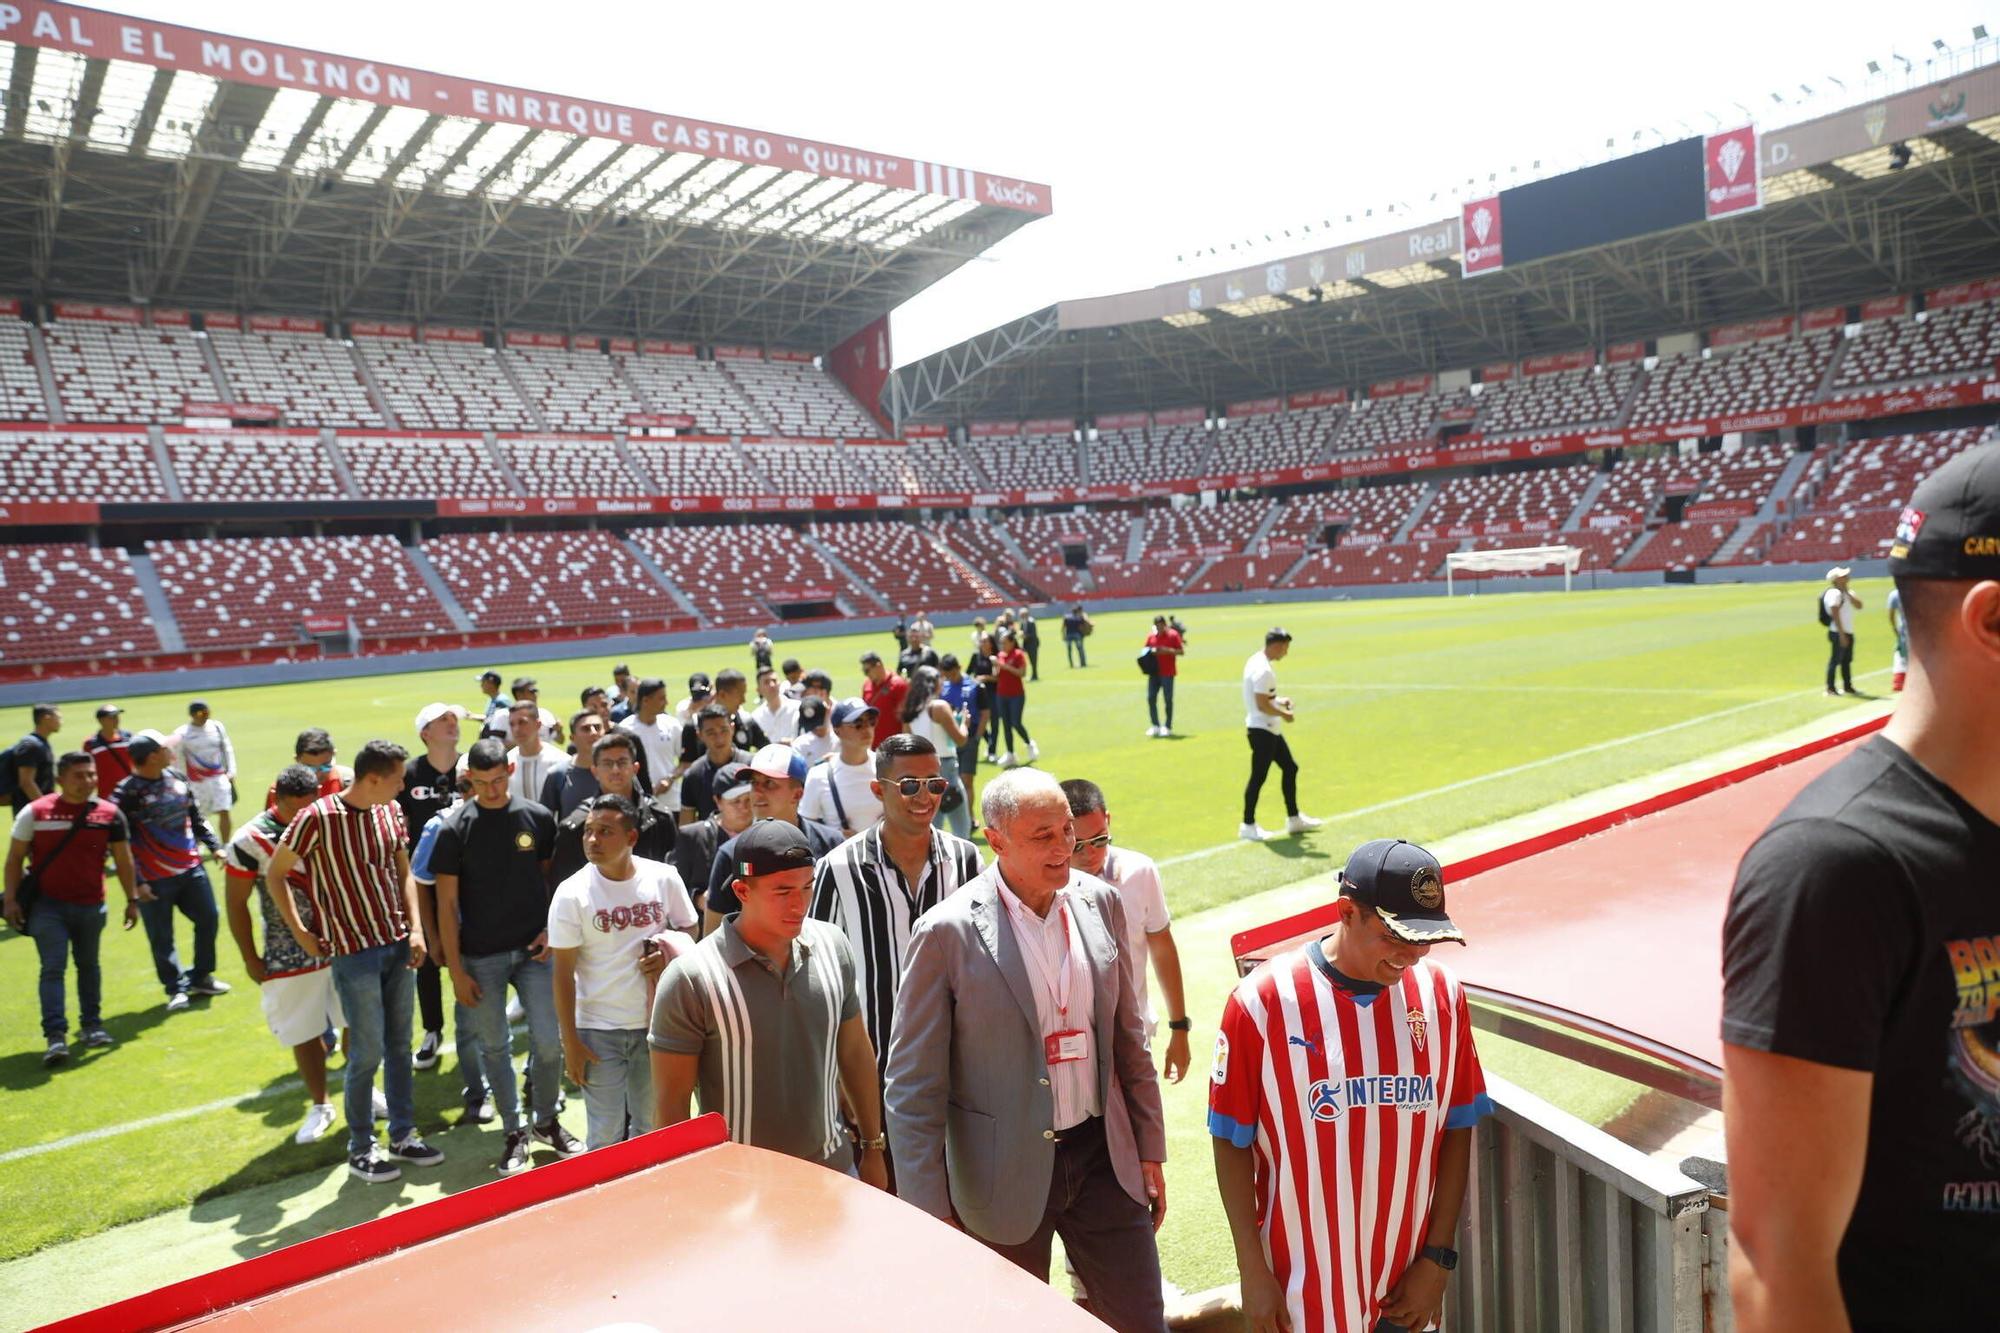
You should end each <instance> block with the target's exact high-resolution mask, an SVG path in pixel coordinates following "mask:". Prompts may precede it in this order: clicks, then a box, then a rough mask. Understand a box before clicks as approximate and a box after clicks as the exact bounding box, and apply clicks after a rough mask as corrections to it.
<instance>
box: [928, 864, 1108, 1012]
mask: <svg viewBox="0 0 2000 1333" xmlns="http://www.w3.org/2000/svg"><path fill="white" fill-rule="evenodd" d="M1094 883H1096V881H1095V880H1093V879H1092V878H1091V877H1090V876H1088V875H1084V874H1081V873H1079V872H1075V871H1072V872H1071V873H1070V880H1069V884H1068V886H1067V894H1068V900H1069V904H1070V911H1071V912H1072V913H1073V914H1074V915H1075V919H1076V923H1077V933H1078V935H1079V936H1080V937H1081V938H1082V940H1083V948H1084V952H1085V954H1086V955H1088V956H1089V959H1090V986H1091V1003H1092V1019H1093V1022H1092V1026H1093V1027H1095V1028H1097V1029H1099V1031H1100V1034H1101V1033H1102V1031H1103V1029H1104V1028H1105V1027H1106V1026H1107V1025H1108V1024H1109V1022H1110V1021H1111V1015H1112V1011H1113V1010H1114V1009H1115V1008H1116V1006H1117V994H1116V991H1115V990H1114V989H1113V987H1115V986H1116V985H1117V982H1118V975H1117V969H1118V955H1117V948H1116V945H1115V944H1113V943H1112V941H1111V927H1110V925H1109V924H1108V923H1107V922H1106V921H1105V920H1104V918H1103V916H1102V915H1101V914H1100V909H1099V906H1098V903H1097V899H1096V896H1095V895H1094V894H1092V893H1090V892H1089V888H1088V886H1090V885H1092V884H1094ZM963 892H965V893H967V894H968V895H969V897H968V900H967V906H968V907H969V908H970V910H971V913H972V924H973V928H974V929H975V930H977V931H978V932H979V942H980V943H981V944H983V945H985V946H986V952H987V953H988V954H989V955H991V956H992V958H993V961H994V963H995V964H996V965H997V966H998V967H999V969H1000V975H1001V976H1003V977H1005V978H1006V980H1007V989H1008V990H1010V991H1012V992H1013V994H1014V1002H1015V1003H1016V1004H1018V1005H1020V1006H1021V1012H1022V1014H1023V1015H1025V1016H1026V1018H1027V1020H1028V1026H1029V1029H1030V1030H1031V1031H1040V1029H1041V1025H1042V1019H1041V1014H1040V1012H1039V1011H1038V1010H1037V1009H1036V1008H1035V993H1034V991H1033V990H1032V989H1031V988H1030V985H1029V981H1028V965H1027V962H1026V960H1025V959H1023V958H1022V956H1021V942H1020V940H1019V939H1017V938H1016V937H1015V934H1014V925H1013V922H1012V921H1010V920H1008V919H1007V906H1006V904H1005V903H1003V902H1001V901H1000V866H999V863H998V862H995V863H994V864H993V865H991V866H988V867H987V868H986V870H985V871H983V872H981V874H980V875H979V877H978V879H977V880H976V881H975V882H973V883H971V884H968V885H966V887H965V889H964V890H963Z"/></svg>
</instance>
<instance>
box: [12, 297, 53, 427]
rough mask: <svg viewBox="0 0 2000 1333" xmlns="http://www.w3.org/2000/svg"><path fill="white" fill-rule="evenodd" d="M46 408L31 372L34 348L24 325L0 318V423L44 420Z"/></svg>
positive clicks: (47, 409) (46, 416) (34, 376)
mask: <svg viewBox="0 0 2000 1333" xmlns="http://www.w3.org/2000/svg"><path fill="white" fill-rule="evenodd" d="M48 419H49V405H48V402H47V400H46V399H45V398H44V397H43V396H42V379H41V376H39V375H37V374H36V373H35V349H34V348H33V346H31V345H30V344H29V342H28V326H27V324H26V323H25V322H23V321H21V320H18V319H11V318H5V317H0V421H47V420H48Z"/></svg>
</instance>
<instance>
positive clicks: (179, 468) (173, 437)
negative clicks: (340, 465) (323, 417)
mask: <svg viewBox="0 0 2000 1333" xmlns="http://www.w3.org/2000/svg"><path fill="white" fill-rule="evenodd" d="M166 440H167V459H168V462H169V463H171V464H172V466H173V469H174V478H175V480H177V481H179V482H180V486H181V494H182V495H184V496H186V497H187V498H188V499H190V500H224V501H241V500H340V499H345V498H346V497H347V489H346V487H344V486H342V485H341V484H340V477H339V475H338V474H337V473H336V472H335V471H334V469H333V460H332V459H330V458H328V457H327V453H326V448H325V446H323V445H322V444H321V443H320V441H319V437H318V435H316V434H309V433H304V432H296V433H289V434H288V433H284V432H273V431H240V432H236V431H232V432H229V433H227V434H211V433H208V432H203V433H201V434H198V435H187V434H182V433H180V432H178V431H173V432H169V433H168V434H167V437H166Z"/></svg>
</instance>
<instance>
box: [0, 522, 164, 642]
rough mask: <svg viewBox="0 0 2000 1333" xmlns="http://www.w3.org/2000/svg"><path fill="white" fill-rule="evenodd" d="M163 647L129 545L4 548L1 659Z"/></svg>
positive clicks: (0, 577) (0, 575)
mask: <svg viewBox="0 0 2000 1333" xmlns="http://www.w3.org/2000/svg"><path fill="white" fill-rule="evenodd" d="M159 648H160V636H159V633H158V631H157V630H155V629H154V627H153V622H152V620H151V619H150V618H149V617H148V616H147V615H146V604H145V601H144V599H143V598H142V597H141V596H140V593H139V581H138V579H137V577H136V576H135V575H134V574H133V572H132V561H131V559H130V557H128V556H127V555H126V554H125V552H124V551H123V550H120V549H118V548H116V547H112V548H109V549H106V548H100V547H95V546H12V545H9V546H0V662H51V661H61V660H64V659H76V658H83V659H87V660H90V661H93V662H94V661H98V660H101V659H103V658H105V657H110V656H117V655H124V654H131V653H152V652H158V651H159Z"/></svg>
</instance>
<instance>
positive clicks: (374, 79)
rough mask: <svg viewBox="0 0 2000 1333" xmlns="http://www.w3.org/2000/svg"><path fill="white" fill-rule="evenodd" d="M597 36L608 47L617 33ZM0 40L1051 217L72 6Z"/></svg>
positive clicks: (995, 182)
mask: <svg viewBox="0 0 2000 1333" xmlns="http://www.w3.org/2000/svg"><path fill="white" fill-rule="evenodd" d="M579 21H580V20H579V19H578V17H577V15H576V14H575V13H574V12H571V11H570V10H567V9H563V8H559V7H557V6H555V5H542V6H531V7H529V8H526V9H524V10H521V11H519V12H518V13H517V14H516V15H515V16H514V18H513V22H514V23H515V24H516V25H518V27H519V30H520V36H521V37H522V38H523V39H524V40H528V41H535V40H540V41H544V42H547V41H551V40H555V34H556V32H557V30H559V29H562V28H566V27H569V26H571V25H574V24H576V23H578V22H579ZM605 35H607V36H611V37H613V38H614V40H615V36H616V35H615V34H605ZM0 41H7V42H19V43H22V44H23V45H26V46H39V47H47V48H50V49H52V50H57V51H69V52H73V53H75V54H77V55H80V56H86V57H95V58H98V59H102V60H127V61H134V62H137V63H139V64H143V65H152V66H154V67H156V68H159V69H170V70H190V71H193V72H195V73H198V74H207V75H211V76H213V77H215V78H218V79H223V80H226V81H228V82H231V83H247V84H254V85H256V86H258V87H261V88H293V89H299V90H302V91H306V92H314V93H320V94H322V95H324V96H327V97H340V98H356V99H358V100H360V101H363V102H370V103H374V104H375V105H377V106H391V107H395V106H402V107H414V108H416V109H417V110H419V111H423V112H425V113H427V114H436V115H444V116H467V117H470V118H472V119H474V120H483V121H497V122H503V123H506V124H511V125H525V126H527V127H528V128H530V129H548V130H562V131H566V132H569V133H573V134H587V135H591V136H593V137H595V138H600V139H614V140H617V141H619V142H621V143H631V144H642V145H646V146H648V147H653V148H661V149H665V150H667V151H669V152H680V153H695V154H698V155H700V156H702V157H717V158H727V159H729V160H730V161H733V162H744V163H749V164H752V165H755V166H772V167H777V168H780V169H781V170H785V171H802V172H807V173H809V174H811V175H814V176H835V177H840V178H842V179H845V180H855V181H867V182H873V183H875V184H879V185H886V186H890V187H892V188H895V189H902V190H916V191H919V192H924V193H931V194H943V195H949V196H950V197H952V198H954V199H972V200H976V201H978V202H979V203H981V204H986V205H990V206H992V207H995V208H1008V209H1013V210H1015V211H1016V212H1022V213H1047V212H1049V211H1050V202H1049V187H1048V186H1046V185H1042V184H1038V183H1036V182H1034V181H1024V180H1017V179H1014V178H1012V177H1007V176H989V175H985V174H983V173H981V172H976V171H971V170H968V169H965V168H962V167H948V166H939V165H936V164H934V163H930V162H918V161H914V160H912V159H910V158H902V157H891V156H887V155H884V154H880V153H871V152H868V151H866V150H865V149H860V148H849V147H845V146H843V145H840V144H831V143H823V142H820V141H817V140H812V139H805V138H792V137H787V136H785V135H780V134H772V133H769V132H768V131H764V130H751V129H742V128H739V127H737V126H734V125H721V124H717V123H715V122H713V121H702V120H690V119H688V118H686V117H683V116H672V115H667V114H665V113H662V112H658V111H645V110H641V109H640V108H638V107H630V106H617V105H614V104H611V103H606V102H598V101H593V100H591V99H588V98H576V97H566V96H563V95H560V94H554V93H548V92H543V91H539V90H534V89H527V88H515V87H509V86H508V85H505V84H498V83H485V82H481V81H479V80H476V79H459V78H452V77H450V76H448V75H443V74H435V73H432V72H431V71H429V70H420V69H410V68H407V67H405V66H402V65H386V64H379V63H377V62H375V61H368V60H356V59H354V58H353V57H351V56H343V55H331V54H328V53H326V52H321V51H307V50H302V49H301V48H299V47H295V46H281V45H278V44H276V43H272V42H260V41H255V40H251V39H247V38H242V37H231V36H227V35H225V34H223V33H217V32H206V31H203V30H201V29H197V28H183V27H180V26H178V25H176V24H171V23H158V22H155V21H153V20H151V19H142V18H133V17H130V16H127V15H124V14H107V13H105V12H103V11H102V10H96V9H85V8H83V7H81V6H79V5H66V4H53V3H38V0H8V2H7V3H0Z"/></svg>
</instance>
